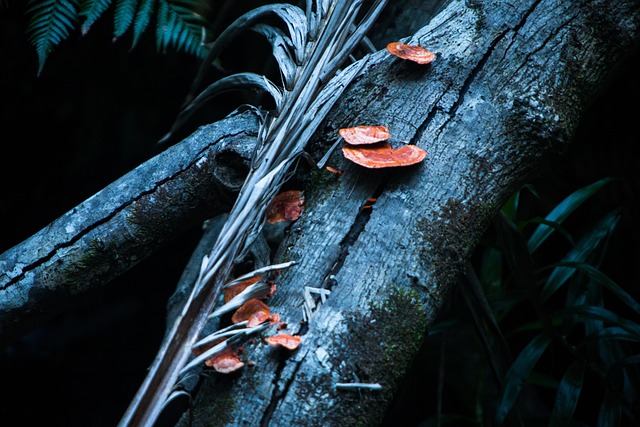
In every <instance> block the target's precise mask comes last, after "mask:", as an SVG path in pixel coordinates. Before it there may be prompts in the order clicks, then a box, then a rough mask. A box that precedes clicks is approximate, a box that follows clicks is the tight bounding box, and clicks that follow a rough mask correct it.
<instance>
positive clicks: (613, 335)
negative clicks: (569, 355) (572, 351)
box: [576, 326, 638, 348]
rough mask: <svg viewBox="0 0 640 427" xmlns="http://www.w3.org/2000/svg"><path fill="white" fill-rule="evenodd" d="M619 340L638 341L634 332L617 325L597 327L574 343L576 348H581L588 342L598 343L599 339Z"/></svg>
mask: <svg viewBox="0 0 640 427" xmlns="http://www.w3.org/2000/svg"><path fill="white" fill-rule="evenodd" d="M611 339H613V340H620V341H638V337H637V336H636V335H635V334H632V333H630V332H629V331H626V330H624V329H622V328H620V327H618V326H611V327H608V328H602V329H598V330H596V331H593V332H592V333H590V334H589V335H587V336H586V337H584V338H583V339H582V340H580V342H579V343H578V344H577V345H576V347H577V348H582V347H584V346H586V345H588V344H594V343H598V342H599V341H601V340H611Z"/></svg>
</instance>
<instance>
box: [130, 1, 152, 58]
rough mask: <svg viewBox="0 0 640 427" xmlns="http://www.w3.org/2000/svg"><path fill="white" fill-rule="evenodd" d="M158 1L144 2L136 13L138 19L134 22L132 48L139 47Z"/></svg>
mask: <svg viewBox="0 0 640 427" xmlns="http://www.w3.org/2000/svg"><path fill="white" fill-rule="evenodd" d="M155 3H156V0H142V3H141V4H140V7H139V8H138V10H137V12H136V17H135V20H134V22H133V42H132V43H131V48H132V49H133V48H134V47H136V46H137V45H138V42H139V41H140V37H142V35H143V34H144V32H145V31H146V30H147V27H148V26H149V23H150V22H151V18H152V17H153V12H154V11H155Z"/></svg>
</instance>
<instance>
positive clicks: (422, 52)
mask: <svg viewBox="0 0 640 427" xmlns="http://www.w3.org/2000/svg"><path fill="white" fill-rule="evenodd" d="M387 51H389V53H390V54H392V55H395V56H397V57H398V58H402V59H407V60H409V61H413V62H417V63H418V64H429V63H430V62H432V61H433V60H434V59H436V55H435V54H434V53H433V52H429V51H428V50H427V49H425V48H423V47H422V46H415V45H410V44H404V43H399V42H391V43H389V44H388V45H387Z"/></svg>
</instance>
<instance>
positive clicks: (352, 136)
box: [338, 126, 391, 145]
mask: <svg viewBox="0 0 640 427" xmlns="http://www.w3.org/2000/svg"><path fill="white" fill-rule="evenodd" d="M338 133H339V134H340V136H341V137H342V138H343V139H344V140H345V141H347V142H348V143H349V144H352V145H363V144H375V143H376V142H380V141H384V140H387V139H389V138H391V133H390V132H389V129H387V127H386V126H355V127H352V128H342V129H340V130H338Z"/></svg>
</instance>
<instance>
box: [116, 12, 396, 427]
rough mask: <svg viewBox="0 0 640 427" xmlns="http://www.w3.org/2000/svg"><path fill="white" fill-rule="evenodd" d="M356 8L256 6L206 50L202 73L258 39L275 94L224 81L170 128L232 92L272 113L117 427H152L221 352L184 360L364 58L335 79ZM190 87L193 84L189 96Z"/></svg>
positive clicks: (371, 15)
mask: <svg viewBox="0 0 640 427" xmlns="http://www.w3.org/2000/svg"><path fill="white" fill-rule="evenodd" d="M362 4H363V0H307V1H306V11H303V10H302V9H300V8H299V7H297V6H293V5H290V4H272V5H267V6H261V7H258V8H256V9H254V10H252V11H250V12H247V13H246V14H244V15H242V16H241V17H240V18H238V19H237V20H236V21H235V22H233V23H232V24H231V25H230V26H229V27H228V28H227V29H226V30H225V31H223V32H222V34H220V36H219V38H218V39H217V40H216V41H215V42H214V43H213V44H212V45H211V46H210V48H209V49H210V50H209V52H208V56H207V59H206V61H207V62H205V64H204V65H203V66H205V67H206V66H208V65H209V64H208V62H209V63H210V62H212V61H213V60H214V59H215V58H217V57H218V55H219V53H220V52H221V51H222V49H223V48H224V47H225V46H227V45H228V44H229V43H230V42H231V40H232V39H233V38H234V37H235V36H237V35H238V34H239V33H241V32H242V31H245V30H252V31H256V32H258V33H260V34H263V35H265V36H266V38H267V39H268V40H269V41H270V42H271V44H272V46H273V54H274V55H275V56H276V59H277V62H278V64H279V67H280V72H281V76H282V87H279V86H278V85H276V84H275V83H273V82H271V81H269V80H268V79H267V78H266V77H264V76H260V75H257V74H251V73H240V74H235V75H232V76H228V77H225V78H224V79H222V80H220V81H218V82H215V83H213V84H212V85H210V86H208V87H207V88H205V89H204V90H203V91H202V92H200V94H199V95H198V96H195V97H194V98H193V100H192V101H191V103H190V104H189V105H188V106H187V107H186V108H185V110H184V111H183V112H182V114H181V117H179V120H177V123H178V124H179V122H180V120H183V119H186V117H188V116H189V115H190V114H192V113H193V111H194V110H195V109H197V108H198V107H199V106H200V105H202V102H204V101H206V100H207V99H209V98H210V97H213V96H216V95H217V94H219V93H221V92H223V91H227V90H230V89H232V88H238V87H250V88H254V89H259V90H262V91H264V92H266V93H268V94H270V95H271V96H272V97H273V98H274V101H275V105H276V108H275V111H272V112H269V113H267V114H262V115H261V125H260V130H259V135H258V141H257V144H256V149H255V152H254V154H253V158H252V164H251V168H250V171H249V174H248V176H247V178H246V180H245V182H244V185H243V187H242V189H241V190H240V192H239V194H238V198H237V200H236V202H235V204H234V206H233V208H232V210H231V212H230V213H229V216H228V218H227V221H226V223H225V225H224V227H223V228H222V230H221V232H220V234H219V236H218V238H217V241H216V243H215V244H214V246H213V248H212V249H211V251H210V253H209V254H208V255H207V256H206V257H204V259H203V262H202V268H201V271H200V274H199V277H198V279H197V280H196V283H195V284H194V287H193V291H192V293H191V294H190V296H189V298H188V299H187V301H186V303H185V306H184V308H183V310H182V312H181V314H180V315H179V316H178V318H177V319H176V321H175V323H174V325H173V327H172V328H171V330H170V331H169V333H168V334H167V337H166V338H165V340H164V342H163V344H162V347H161V348H160V350H159V352H158V354H157V356H156V359H155V360H154V362H153V364H152V366H151V368H150V370H149V373H148V375H147V378H146V379H145V380H144V382H143V383H142V385H141V386H140V389H139V390H138V393H137V394H136V396H135V397H134V399H133V401H132V402H131V404H130V406H129V408H128V409H127V411H126V412H125V414H124V416H123V418H122V420H121V421H120V425H121V426H133V425H135V426H151V425H153V423H154V421H155V420H156V418H157V417H158V415H159V413H160V411H161V410H162V405H163V403H164V402H165V400H166V399H167V397H168V396H169V394H170V392H171V390H172V387H173V386H174V385H175V384H176V382H177V381H179V380H180V378H181V376H182V375H185V374H186V371H187V370H189V369H190V368H192V367H194V366H196V365H197V364H198V363H200V362H201V361H202V360H204V358H206V356H205V355H204V354H209V353H211V354H213V353H214V352H216V351H220V350H221V348H223V347H224V345H222V343H224V341H223V342H222V343H221V344H218V345H219V346H220V347H218V345H217V346H215V347H214V348H215V350H214V349H213V348H212V349H210V350H208V351H207V353H204V354H202V355H200V356H198V357H197V358H195V359H192V360H190V357H192V351H191V350H192V348H193V346H194V345H195V344H196V341H197V340H198V339H200V335H201V333H202V331H203V328H204V325H205V324H206V322H207V319H208V317H209V316H210V314H211V313H212V312H213V311H214V308H215V306H216V303H217V301H218V299H219V296H220V293H221V290H222V288H223V287H224V285H225V283H227V282H228V277H229V275H230V272H231V269H232V267H233V265H234V263H235V262H237V261H238V260H241V259H242V258H243V257H244V255H245V254H246V253H247V252H248V250H249V248H250V246H251V244H252V242H253V240H254V238H255V237H256V236H257V235H258V233H260V231H261V229H262V226H263V224H264V220H265V212H266V209H267V207H268V205H269V203H270V202H271V200H273V198H274V197H275V195H276V194H277V193H278V192H279V189H280V187H281V185H282V184H283V182H284V181H285V180H286V178H287V176H288V174H289V173H290V169H291V168H292V166H293V165H294V162H295V160H296V159H297V158H298V156H299V155H300V154H301V153H302V152H303V149H304V147H305V145H306V144H307V142H308V141H309V140H310V139H311V137H312V135H313V133H314V132H315V130H316V129H317V127H318V125H319V124H320V122H321V121H322V120H323V119H324V118H325V116H326V115H327V114H328V112H329V110H330V109H331V108H332V107H333V105H334V104H335V102H336V101H337V100H338V99H339V97H340V96H341V94H342V92H343V91H344V89H345V88H346V86H347V85H348V84H349V83H350V82H351V80H352V79H353V78H354V77H355V76H356V75H357V74H358V72H359V71H360V70H361V69H362V67H363V66H364V61H366V58H365V59H363V60H361V61H359V62H357V63H354V64H352V65H351V66H349V67H346V68H344V69H343V70H342V71H341V72H340V73H339V74H337V75H336V72H337V71H338V70H339V68H340V67H341V66H343V64H344V62H345V61H346V60H347V59H348V58H349V55H350V53H351V52H352V50H353V49H354V48H355V47H356V46H357V45H358V43H360V41H361V40H362V38H363V37H364V35H365V34H366V33H367V31H368V30H369V29H370V28H371V25H372V24H373V22H374V20H375V18H376V17H377V16H378V14H379V13H380V12H381V10H382V8H383V7H384V6H385V4H386V0H373V1H372V2H371V5H370V6H369V9H368V10H367V12H366V13H365V14H363V15H362V16H363V18H362V19H361V20H360V21H359V22H356V19H357V17H358V16H360V15H359V12H360V8H361V6H362ZM266 17H269V18H273V17H276V18H279V19H280V20H281V21H282V22H283V23H284V26H285V27H286V29H287V31H286V32H285V31H283V30H281V29H278V28H276V27H274V26H272V25H270V24H268V23H265V22H264V18H266ZM200 83H201V82H200V81H196V82H195V84H194V93H196V92H197V91H198V88H199V86H200ZM292 265H293V264H292ZM247 329H250V328H247ZM247 332H249V331H248V330H247Z"/></svg>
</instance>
